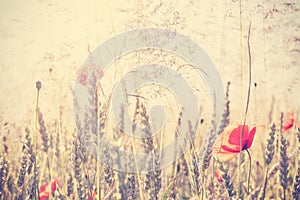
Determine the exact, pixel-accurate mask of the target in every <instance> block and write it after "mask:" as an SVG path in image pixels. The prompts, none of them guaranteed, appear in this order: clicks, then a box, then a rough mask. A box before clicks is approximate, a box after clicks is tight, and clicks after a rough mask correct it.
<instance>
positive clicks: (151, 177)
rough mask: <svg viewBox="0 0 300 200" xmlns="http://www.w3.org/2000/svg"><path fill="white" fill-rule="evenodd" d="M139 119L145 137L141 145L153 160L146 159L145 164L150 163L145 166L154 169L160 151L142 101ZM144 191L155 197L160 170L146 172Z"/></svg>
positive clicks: (159, 183)
mask: <svg viewBox="0 0 300 200" xmlns="http://www.w3.org/2000/svg"><path fill="white" fill-rule="evenodd" d="M141 121H142V125H143V131H144V133H145V135H146V136H147V137H146V138H143V146H144V149H145V151H146V152H147V153H148V154H150V155H151V156H150V158H153V160H148V161H147V164H149V163H151V166H147V167H148V168H149V169H154V168H155V166H159V165H160V163H159V162H160V153H159V151H158V149H159V147H158V144H157V141H156V140H155V138H154V137H152V136H151V128H150V122H149V115H148V113H147V109H146V107H145V105H144V104H143V103H141ZM144 189H145V191H147V192H148V198H150V199H157V198H158V193H159V191H160V189H161V170H160V169H158V170H155V171H149V172H147V173H146V180H145V188H144Z"/></svg>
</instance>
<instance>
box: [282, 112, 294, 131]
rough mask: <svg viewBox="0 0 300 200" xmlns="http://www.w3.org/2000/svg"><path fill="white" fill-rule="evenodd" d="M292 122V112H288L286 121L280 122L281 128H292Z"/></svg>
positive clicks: (286, 129) (285, 129) (284, 129)
mask: <svg viewBox="0 0 300 200" xmlns="http://www.w3.org/2000/svg"><path fill="white" fill-rule="evenodd" d="M294 122H295V118H294V113H293V112H288V114H287V121H286V122H284V123H283V124H282V130H283V131H288V130H289V129H291V128H293V126H294Z"/></svg>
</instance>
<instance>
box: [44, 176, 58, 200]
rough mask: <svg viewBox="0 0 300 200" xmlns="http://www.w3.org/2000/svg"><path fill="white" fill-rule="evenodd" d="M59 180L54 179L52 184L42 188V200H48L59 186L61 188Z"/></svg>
mask: <svg viewBox="0 0 300 200" xmlns="http://www.w3.org/2000/svg"><path fill="white" fill-rule="evenodd" d="M60 185H61V182H60V181H59V179H57V178H56V179H54V180H53V181H52V183H51V184H50V183H46V184H44V185H42V186H41V187H40V200H47V199H49V196H50V195H51V194H52V193H53V192H55V191H56V190H57V186H60Z"/></svg>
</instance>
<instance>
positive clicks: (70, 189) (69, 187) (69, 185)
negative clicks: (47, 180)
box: [67, 173, 75, 199]
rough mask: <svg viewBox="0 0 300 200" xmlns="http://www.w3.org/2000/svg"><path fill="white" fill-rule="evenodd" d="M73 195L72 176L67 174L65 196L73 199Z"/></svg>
mask: <svg viewBox="0 0 300 200" xmlns="http://www.w3.org/2000/svg"><path fill="white" fill-rule="evenodd" d="M73 193H74V182H73V176H72V174H71V173H69V174H68V180H67V196H68V197H69V198H72V199H75V197H74V196H73Z"/></svg>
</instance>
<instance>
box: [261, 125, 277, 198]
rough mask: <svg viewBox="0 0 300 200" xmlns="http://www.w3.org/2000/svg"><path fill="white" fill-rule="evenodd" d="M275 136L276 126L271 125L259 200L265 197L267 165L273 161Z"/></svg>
mask: <svg viewBox="0 0 300 200" xmlns="http://www.w3.org/2000/svg"><path fill="white" fill-rule="evenodd" d="M275 134H276V126H275V124H274V123H273V125H272V126H271V132H270V133H269V138H268V141H267V142H268V144H267V148H266V150H265V157H264V158H265V165H266V170H265V178H264V185H263V188H262V191H261V194H260V197H259V199H265V196H266V188H267V184H268V172H269V165H270V163H271V162H272V160H273V157H274V154H275V152H274V150H275V144H274V142H275Z"/></svg>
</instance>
